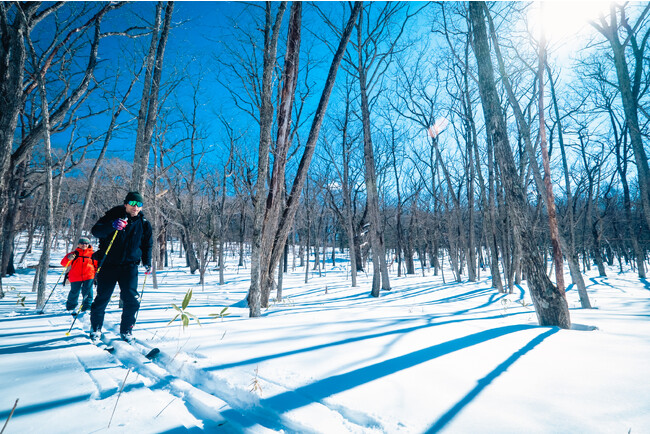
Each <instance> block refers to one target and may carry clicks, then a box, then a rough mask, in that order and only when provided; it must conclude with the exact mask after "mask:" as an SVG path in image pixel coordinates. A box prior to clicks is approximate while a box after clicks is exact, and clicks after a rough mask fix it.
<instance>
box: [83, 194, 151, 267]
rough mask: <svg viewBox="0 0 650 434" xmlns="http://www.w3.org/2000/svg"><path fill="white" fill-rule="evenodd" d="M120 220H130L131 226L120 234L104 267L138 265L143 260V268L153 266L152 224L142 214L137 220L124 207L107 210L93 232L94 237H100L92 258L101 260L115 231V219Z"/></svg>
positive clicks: (136, 217)
mask: <svg viewBox="0 0 650 434" xmlns="http://www.w3.org/2000/svg"><path fill="white" fill-rule="evenodd" d="M119 218H127V220H128V224H127V225H126V227H125V228H124V229H122V230H121V231H117V235H116V236H115V241H113V245H112V246H111V249H110V250H109V252H108V256H107V257H106V260H105V261H104V263H103V264H102V265H119V264H139V263H140V261H141V260H142V263H143V264H144V265H148V266H151V247H152V245H153V239H152V229H151V223H149V221H148V220H147V219H146V218H144V215H142V212H140V213H139V214H138V215H137V216H135V217H131V216H129V215H128V214H127V213H126V208H125V207H124V205H120V206H116V207H115V208H111V209H109V210H108V211H106V214H104V216H103V217H102V218H100V219H99V220H98V221H97V223H95V226H93V228H92V229H91V232H92V234H93V235H94V236H96V237H97V238H99V249H98V250H97V252H96V253H95V255H94V256H93V257H94V258H95V259H97V260H99V261H101V260H102V258H103V257H104V255H105V254H106V249H107V248H108V245H109V244H110V242H111V239H112V238H113V235H114V234H115V232H116V230H115V229H114V228H113V220H115V219H119Z"/></svg>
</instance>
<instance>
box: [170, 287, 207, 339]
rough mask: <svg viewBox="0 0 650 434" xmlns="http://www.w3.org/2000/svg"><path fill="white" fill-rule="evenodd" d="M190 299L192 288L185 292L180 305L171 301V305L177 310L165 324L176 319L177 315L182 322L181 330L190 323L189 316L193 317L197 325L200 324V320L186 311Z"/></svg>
mask: <svg viewBox="0 0 650 434" xmlns="http://www.w3.org/2000/svg"><path fill="white" fill-rule="evenodd" d="M191 299H192V289H188V291H187V294H185V298H184V299H183V303H182V304H181V307H178V306H177V305H176V304H175V303H172V307H173V308H174V309H176V311H178V313H177V314H176V316H175V317H174V318H173V319H172V320H171V321H169V322H168V323H167V325H169V324H171V323H173V322H174V321H176V319H178V317H179V316H180V317H181V323H182V324H183V330H185V327H187V326H189V325H190V318H194V319H195V320H196V322H197V323H198V325H201V321H199V318H198V317H197V316H196V315H194V314H191V313H190V312H188V311H187V306H188V305H189V304H190V300H191Z"/></svg>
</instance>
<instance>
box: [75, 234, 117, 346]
mask: <svg viewBox="0 0 650 434" xmlns="http://www.w3.org/2000/svg"><path fill="white" fill-rule="evenodd" d="M118 232H119V231H118V230H115V233H114V234H113V238H111V242H110V243H108V247H107V248H106V253H104V257H103V258H102V261H101V262H100V263H99V267H97V272H95V277H93V283H94V280H95V279H97V275H98V274H99V270H101V269H102V265H104V261H105V260H106V257H107V256H108V252H110V251H111V247H113V241H115V237H116V236H117V233H118ZM82 304H83V303H82ZM79 312H81V305H79V311H77V314H76V315H75V316H74V319H73V320H72V324H70V328H69V329H68V331H67V332H66V334H65V335H66V336H70V332H71V331H72V327H73V326H74V323H75V322H77V317H78V316H79Z"/></svg>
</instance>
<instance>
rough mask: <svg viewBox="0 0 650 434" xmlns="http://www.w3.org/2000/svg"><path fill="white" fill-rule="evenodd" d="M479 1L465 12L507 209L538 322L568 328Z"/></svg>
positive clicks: (471, 4)
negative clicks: (514, 146) (541, 247)
mask: <svg viewBox="0 0 650 434" xmlns="http://www.w3.org/2000/svg"><path fill="white" fill-rule="evenodd" d="M485 7H486V6H485V5H484V4H483V3H479V2H470V3H469V13H470V20H471V26H472V36H473V38H474V46H473V49H474V54H475V56H476V60H477V66H478V80H479V92H480V96H481V101H482V105H483V113H484V119H485V122H486V130H487V134H488V135H489V136H491V139H492V143H493V145H494V149H495V155H496V160H497V164H498V167H499V169H500V172H501V180H502V183H503V187H504V190H505V194H506V203H507V204H508V206H509V208H510V211H511V219H512V222H513V233H514V235H515V237H516V238H518V239H520V240H521V246H522V250H523V251H522V254H523V257H522V260H523V265H524V267H525V271H526V277H527V280H528V288H529V290H530V293H531V297H532V299H533V304H534V306H535V311H536V313H537V318H538V321H539V324H540V325H543V326H559V327H562V328H570V327H571V320H570V316H569V308H568V305H567V302H566V298H565V295H564V293H563V292H561V291H559V290H558V288H557V287H556V286H555V285H553V282H551V281H550V279H549V278H548V276H547V275H546V267H545V266H544V264H543V263H542V261H541V259H540V256H539V254H538V252H537V243H536V241H535V238H534V236H533V233H532V228H531V227H530V222H529V221H528V219H527V216H526V208H527V202H526V196H525V195H524V189H523V186H522V185H521V181H520V178H519V176H518V174H517V168H516V166H515V161H514V157H513V155H512V150H511V149H510V144H509V142H508V135H507V128H506V123H505V117H504V114H503V112H502V111H501V105H500V101H499V96H498V93H497V89H496V84H495V79H494V70H493V67H492V59H491V56H490V50H489V45H488V38H487V32H486V28H485V19H484V8H485Z"/></svg>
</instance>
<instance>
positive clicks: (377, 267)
mask: <svg viewBox="0 0 650 434" xmlns="http://www.w3.org/2000/svg"><path fill="white" fill-rule="evenodd" d="M362 34H363V10H362V11H361V12H360V13H359V22H358V24H357V36H358V38H357V42H358V45H357V52H358V62H359V63H358V65H357V72H358V74H359V77H358V78H359V90H360V93H361V119H362V124H363V153H364V163H365V180H366V195H367V203H368V204H367V207H368V221H369V222H370V248H371V249H372V264H373V279H372V289H371V295H372V296H373V297H379V290H380V284H381V289H383V290H390V280H389V277H388V266H387V264H386V252H385V250H384V245H383V242H382V229H381V227H380V220H379V194H378V193H377V176H376V174H375V156H374V150H373V144H372V136H371V134H370V106H369V102H368V91H367V81H366V70H365V66H364V63H363V51H362V50H361V45H362Z"/></svg>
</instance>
